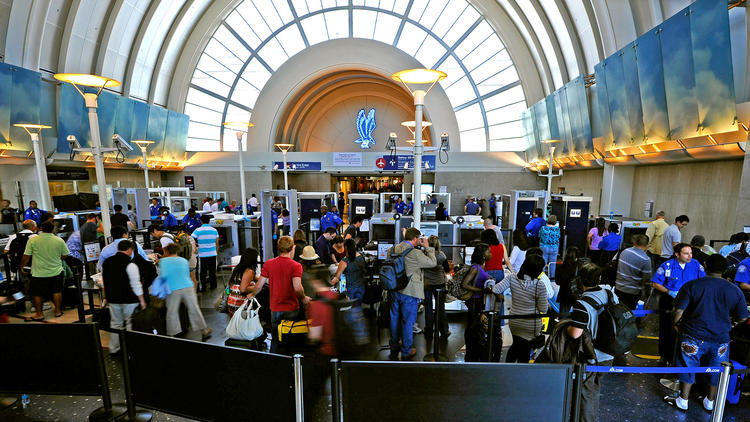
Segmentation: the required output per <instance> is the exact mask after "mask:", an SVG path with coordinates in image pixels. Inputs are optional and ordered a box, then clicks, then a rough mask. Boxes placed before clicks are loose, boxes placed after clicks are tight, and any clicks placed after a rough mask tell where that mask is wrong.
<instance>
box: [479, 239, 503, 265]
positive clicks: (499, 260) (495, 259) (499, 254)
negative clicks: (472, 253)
mask: <svg viewBox="0 0 750 422" xmlns="http://www.w3.org/2000/svg"><path fill="white" fill-rule="evenodd" d="M490 253H492V259H490V260H489V261H487V263H486V264H485V266H484V268H485V269H486V270H487V271H492V270H502V269H503V256H504V255H505V246H503V244H502V243H501V244H499V245H492V246H490Z"/></svg>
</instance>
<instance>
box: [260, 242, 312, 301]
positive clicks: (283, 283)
mask: <svg viewBox="0 0 750 422" xmlns="http://www.w3.org/2000/svg"><path fill="white" fill-rule="evenodd" d="M260 276H261V277H266V278H268V286H269V287H270V289H271V292H270V293H271V311H273V312H284V311H296V310H297V309H299V300H298V299H297V292H295V291H294V285H293V284H292V278H294V277H302V265H300V263H299V262H296V261H294V260H293V259H291V258H287V257H285V256H280V257H278V258H274V259H270V260H268V261H266V263H265V264H263V269H262V270H261V272H260Z"/></svg>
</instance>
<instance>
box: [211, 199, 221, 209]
mask: <svg viewBox="0 0 750 422" xmlns="http://www.w3.org/2000/svg"><path fill="white" fill-rule="evenodd" d="M211 212H219V202H218V201H214V200H213V199H212V200H211Z"/></svg>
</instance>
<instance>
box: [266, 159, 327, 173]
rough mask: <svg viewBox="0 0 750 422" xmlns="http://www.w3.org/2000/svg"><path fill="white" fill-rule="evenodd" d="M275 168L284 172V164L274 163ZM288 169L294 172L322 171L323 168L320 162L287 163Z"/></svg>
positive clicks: (280, 162) (281, 162)
mask: <svg viewBox="0 0 750 422" xmlns="http://www.w3.org/2000/svg"><path fill="white" fill-rule="evenodd" d="M273 167H274V169H279V170H283V169H284V162H283V161H274V162H273ZM286 168H287V170H293V171H320V170H321V169H322V166H321V164H320V161H287V162H286Z"/></svg>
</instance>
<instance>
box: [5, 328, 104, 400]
mask: <svg viewBox="0 0 750 422" xmlns="http://www.w3.org/2000/svg"><path fill="white" fill-rule="evenodd" d="M0 359H2V361H3V364H2V369H1V370H0V393H18V394H21V393H32V394H80V395H88V396H98V395H100V394H102V380H103V379H106V375H104V376H103V373H104V372H103V371H104V365H103V361H102V359H103V357H102V354H101V343H100V340H99V331H98V330H97V329H96V325H95V324H0Z"/></svg>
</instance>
